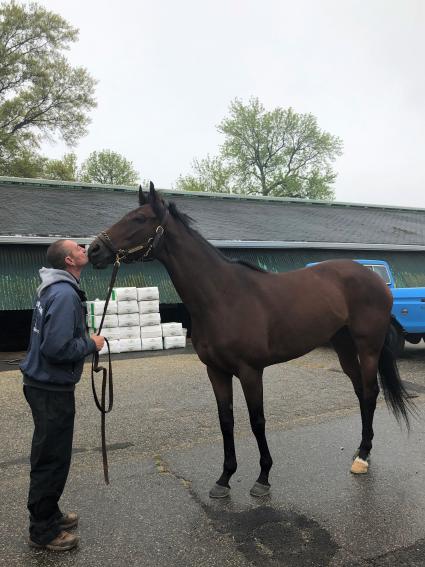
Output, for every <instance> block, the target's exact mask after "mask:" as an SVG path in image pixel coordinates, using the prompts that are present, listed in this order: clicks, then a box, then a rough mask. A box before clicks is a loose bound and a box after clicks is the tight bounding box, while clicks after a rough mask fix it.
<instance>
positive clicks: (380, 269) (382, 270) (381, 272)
mask: <svg viewBox="0 0 425 567" xmlns="http://www.w3.org/2000/svg"><path fill="white" fill-rule="evenodd" d="M365 266H366V268H369V270H372V272H376V273H377V274H378V276H381V278H382V279H383V280H384V282H385V283H386V284H387V285H390V284H391V279H390V276H389V274H388V270H387V268H386V267H385V266H380V265H377V264H365Z"/></svg>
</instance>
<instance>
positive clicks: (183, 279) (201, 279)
mask: <svg viewBox="0 0 425 567" xmlns="http://www.w3.org/2000/svg"><path fill="white" fill-rule="evenodd" d="M158 259H159V260H160V262H162V263H163V264H164V266H165V267H166V269H167V271H168V273H169V275H170V278H171V280H172V282H173V284H174V287H175V288H176V290H177V293H178V294H179V295H180V297H181V299H182V301H183V303H184V304H185V305H186V307H187V308H188V309H189V311H191V312H194V311H196V312H198V311H199V310H201V309H204V308H205V307H206V306H208V305H209V306H211V299H212V298H216V297H217V294H219V293H220V290H221V288H222V287H224V286H225V285H226V279H227V277H228V276H229V273H230V272H232V271H233V269H234V268H233V266H232V265H231V264H230V263H229V262H227V261H226V260H225V259H223V258H222V257H221V256H220V255H219V254H218V253H217V252H216V251H215V250H214V248H212V247H211V246H210V245H209V244H208V242H206V241H205V240H204V239H203V238H202V237H201V236H198V235H196V234H191V233H190V232H189V231H188V230H187V229H186V228H185V227H184V226H183V225H182V224H181V223H180V222H179V221H178V220H175V219H173V220H172V222H170V223H169V227H167V232H166V236H165V241H164V246H163V248H162V249H161V251H160V253H159V254H158Z"/></svg>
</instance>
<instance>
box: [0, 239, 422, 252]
mask: <svg viewBox="0 0 425 567" xmlns="http://www.w3.org/2000/svg"><path fill="white" fill-rule="evenodd" d="M59 238H68V239H70V240H76V241H77V242H78V243H79V244H90V243H91V242H93V240H94V238H95V236H85V237H78V236H65V235H52V236H20V235H14V236H0V244H34V245H37V244H38V245H46V244H47V245H49V244H52V242H55V241H56V240H58V239H59ZM208 242H209V243H210V244H212V245H213V246H215V247H216V248H251V249H253V248H254V249H255V248H256V249H263V250H264V249H274V250H291V249H300V248H303V249H308V248H311V249H322V250H326V249H327V250H387V251H397V252H401V251H405V252H425V245H421V244H379V243H374V244H371V243H365V242H306V241H285V240H214V239H211V240H208Z"/></svg>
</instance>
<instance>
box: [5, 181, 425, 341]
mask: <svg viewBox="0 0 425 567" xmlns="http://www.w3.org/2000/svg"><path fill="white" fill-rule="evenodd" d="M160 191H161V195H162V196H163V198H164V199H165V200H167V201H173V202H174V203H175V204H176V205H177V207H178V208H179V210H181V211H182V212H184V213H186V214H188V215H189V216H190V217H191V218H192V219H193V220H194V223H195V224H194V227H195V228H196V229H197V230H198V231H199V232H200V233H201V234H202V235H203V236H204V237H205V238H206V239H207V240H208V241H209V242H210V243H211V244H213V245H214V246H216V247H217V248H218V249H220V250H221V251H222V252H223V253H224V254H225V255H226V256H228V257H229V258H233V259H240V260H244V261H248V262H251V263H253V264H256V265H258V266H260V267H262V268H265V269H267V270H270V271H275V272H285V271H288V270H294V269H297V268H301V267H303V266H305V264H307V263H308V262H313V261H321V260H325V259H330V258H342V257H344V258H369V259H382V260H386V261H388V262H389V264H390V266H391V268H392V270H393V273H394V275H395V280H396V284H397V286H399V287H400V286H401V287H404V286H405V287H414V286H425V209H413V208H403V207H390V206H374V205H363V204H356V203H340V202H325V201H311V200H304V199H288V198H265V197H258V196H242V195H228V194H211V193H190V192H179V191H169V190H160ZM136 207H137V191H136V190H135V189H134V188H130V187H120V186H107V185H93V184H84V183H65V182H58V181H47V180H39V179H18V178H5V177H0V350H2V351H12V350H20V349H24V348H26V346H27V343H28V337H29V329H30V321H31V312H32V305H33V300H34V292H35V289H36V287H37V285H38V283H39V278H38V270H39V268H40V267H41V266H43V265H44V264H45V253H46V250H47V247H48V246H49V244H50V243H51V242H54V241H55V240H57V239H58V238H72V239H74V240H76V241H78V242H79V243H80V244H89V243H90V242H91V241H92V239H93V237H94V236H95V235H96V234H97V233H99V232H100V231H101V230H103V229H104V228H105V227H107V226H109V225H111V224H113V223H114V222H116V221H117V220H118V219H119V218H121V216H123V215H124V214H125V213H127V212H128V211H130V210H131V209H134V208H136ZM110 274H111V268H110V269H107V270H104V271H96V270H94V269H92V268H91V267H88V268H87V269H86V270H85V272H84V273H83V276H82V288H83V289H85V291H86V292H87V295H88V297H89V299H95V298H103V297H104V296H105V294H106V290H107V285H108V281H109V278H110ZM118 277H119V279H118V281H117V285H119V286H150V285H155V286H158V287H159V292H160V303H161V305H160V310H161V316H162V320H163V321H168V320H181V321H182V322H183V323H184V325H185V326H187V327H188V328H189V334H190V320H189V316H188V314H187V312H186V310H185V308H184V305H182V303H181V300H180V298H179V296H178V294H177V292H176V290H175V289H174V286H173V284H172V282H171V281H170V279H169V277H168V274H167V272H166V270H165V269H164V268H163V266H162V265H161V264H160V263H159V262H157V261H154V262H149V263H146V264H143V265H141V264H133V265H122V267H121V269H120V273H119V276H118Z"/></svg>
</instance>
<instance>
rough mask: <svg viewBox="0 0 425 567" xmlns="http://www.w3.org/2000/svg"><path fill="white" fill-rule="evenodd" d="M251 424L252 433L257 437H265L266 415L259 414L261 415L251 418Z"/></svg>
mask: <svg viewBox="0 0 425 567" xmlns="http://www.w3.org/2000/svg"><path fill="white" fill-rule="evenodd" d="M250 422H251V429H252V432H253V433H254V435H255V436H257V435H264V432H265V430H266V420H265V417H264V415H261V414H259V415H255V416H251V418H250Z"/></svg>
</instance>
